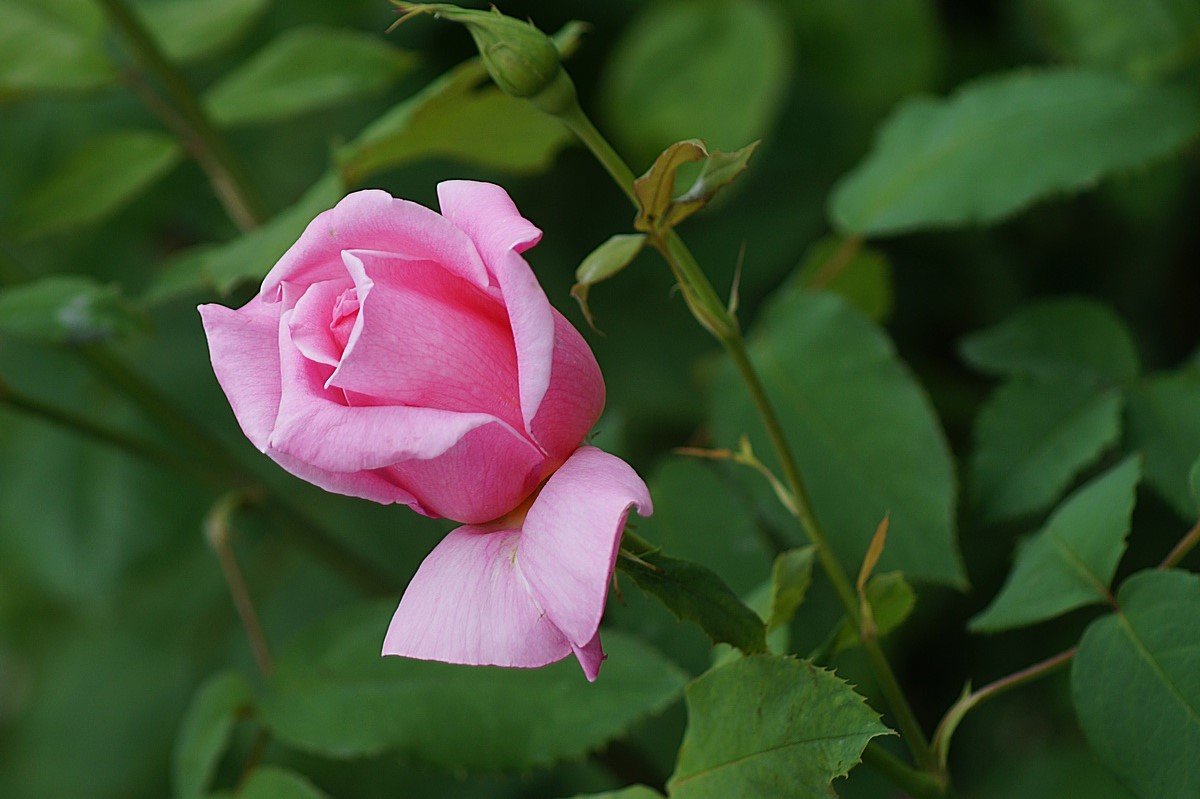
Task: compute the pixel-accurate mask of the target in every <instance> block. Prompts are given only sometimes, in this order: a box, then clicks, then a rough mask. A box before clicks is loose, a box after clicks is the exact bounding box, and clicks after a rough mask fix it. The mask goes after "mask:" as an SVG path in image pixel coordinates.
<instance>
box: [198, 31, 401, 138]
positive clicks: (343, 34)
mask: <svg viewBox="0 0 1200 799" xmlns="http://www.w3.org/2000/svg"><path fill="white" fill-rule="evenodd" d="M415 64H416V58H415V57H414V56H413V55H412V54H410V53H405V52H402V51H400V50H397V49H395V48H394V47H392V46H391V45H389V44H388V43H387V42H385V41H383V40H382V39H381V38H379V37H378V36H375V35H372V34H366V33H361V32H359V31H354V30H345V29H340V28H325V27H315V26H314V27H304V28H292V29H290V30H288V31H287V32H285V33H284V34H282V35H281V36H279V38H277V39H275V40H274V41H272V42H271V43H270V44H268V45H267V46H266V47H265V48H263V49H262V50H260V51H259V52H258V53H257V54H256V55H255V56H254V57H252V58H251V59H250V60H249V61H247V62H246V63H244V64H242V65H241V66H240V67H238V68H237V69H236V70H234V71H233V72H231V73H230V74H228V75H226V76H225V77H224V78H222V79H221V81H220V82H219V83H217V85H216V86H213V87H212V88H211V89H209V90H208V92H207V93H206V94H205V96H204V102H205V105H206V106H207V107H208V110H209V113H210V114H212V116H213V119H214V120H215V121H216V122H217V123H218V124H220V125H246V124H255V123H260V122H270V121H273V120H278V119H286V118H287V117H292V116H296V115H297V114H303V113H306V112H309V111H314V110H316V109H319V108H325V107H328V106H331V105H336V104H338V103H341V102H344V101H346V100H349V99H352V98H354V97H359V96H361V95H365V94H372V93H375V92H380V91H383V90H384V89H386V88H387V87H388V86H390V85H391V84H392V83H393V82H395V81H396V80H398V79H399V78H400V77H401V76H402V75H404V74H405V73H406V72H408V71H409V70H410V69H412V67H413V66H414V65H415Z"/></svg>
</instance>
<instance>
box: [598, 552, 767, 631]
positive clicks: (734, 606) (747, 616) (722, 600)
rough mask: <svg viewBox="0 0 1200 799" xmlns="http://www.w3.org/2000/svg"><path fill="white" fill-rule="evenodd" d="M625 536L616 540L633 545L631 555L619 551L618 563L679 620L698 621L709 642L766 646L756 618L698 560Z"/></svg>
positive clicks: (763, 629) (640, 586) (754, 614)
mask: <svg viewBox="0 0 1200 799" xmlns="http://www.w3.org/2000/svg"><path fill="white" fill-rule="evenodd" d="M630 538H631V537H630V536H629V535H628V534H627V535H626V542H625V543H624V544H623V545H622V546H623V547H630V548H631V549H633V550H634V554H635V555H636V557H637V559H636V560H635V559H632V558H628V557H624V556H623V557H621V558H620V559H619V560H618V566H620V568H621V571H622V572H624V573H625V574H628V575H629V576H630V577H631V578H633V581H634V582H635V583H637V585H638V587H639V588H641V589H642V590H643V591H645V592H647V593H649V594H652V595H653V596H654V597H655V598H656V599H658V601H660V602H662V603H663V605H665V606H666V608H667V610H669V611H671V613H672V614H674V616H675V617H676V618H677V619H679V620H680V621H690V622H694V623H695V624H697V625H699V626H700V628H701V629H703V630H704V632H705V633H706V634H707V635H708V637H709V638H711V639H712V641H713V643H715V644H718V643H726V644H731V645H733V646H736V647H737V648H738V649H740V650H742V651H743V652H748V653H749V652H765V651H766V649H767V642H766V628H765V627H764V625H763V622H762V620H761V619H760V618H759V617H758V615H757V614H756V613H755V612H754V611H753V610H751V609H750V608H748V607H746V605H745V604H743V603H742V600H740V599H739V598H738V596H737V594H735V593H733V591H732V590H731V589H730V588H729V586H728V585H726V584H725V581H724V580H722V579H721V578H720V577H718V576H717V575H716V573H714V572H713V571H711V570H710V569H708V568H706V567H704V566H701V565H700V564H698V563H692V562H691V561H687V560H680V559H678V558H672V557H670V556H668V555H664V554H662V553H661V552H660V551H658V550H656V549H647V548H645V547H644V546H642V545H640V544H638V543H634V542H633V541H631V540H630Z"/></svg>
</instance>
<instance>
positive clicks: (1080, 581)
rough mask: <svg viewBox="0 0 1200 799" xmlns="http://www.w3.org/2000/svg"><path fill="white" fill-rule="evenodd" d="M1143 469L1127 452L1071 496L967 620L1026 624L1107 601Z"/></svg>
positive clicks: (976, 626) (980, 624) (992, 626)
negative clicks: (993, 593) (991, 595)
mask: <svg viewBox="0 0 1200 799" xmlns="http://www.w3.org/2000/svg"><path fill="white" fill-rule="evenodd" d="M1140 477H1141V463H1140V460H1139V458H1138V457H1136V456H1133V457H1129V458H1126V459H1125V460H1123V461H1122V462H1121V463H1119V464H1117V465H1116V466H1114V467H1113V468H1112V469H1110V470H1108V471H1107V472H1105V473H1104V474H1102V475H1100V476H1099V477H1096V478H1094V479H1093V480H1090V481H1089V482H1088V483H1086V484H1085V485H1084V486H1082V487H1081V488H1079V490H1077V491H1075V492H1073V493H1072V494H1071V495H1070V496H1069V497H1067V499H1066V501H1065V502H1063V504H1062V505H1061V506H1059V508H1058V509H1057V510H1055V511H1054V513H1053V514H1051V516H1050V518H1049V519H1048V520H1047V521H1046V526H1045V527H1043V528H1042V529H1041V530H1039V531H1038V532H1037V533H1035V534H1034V535H1033V536H1032V537H1030V538H1029V539H1027V540H1026V541H1024V542H1023V543H1022V544H1021V546H1020V549H1019V550H1018V551H1017V557H1016V563H1015V565H1014V566H1013V570H1012V572H1011V573H1010V574H1009V575H1008V580H1007V581H1006V582H1005V583H1004V587H1003V588H1001V589H1000V593H999V594H998V595H997V596H996V598H995V599H993V600H992V603H991V604H990V605H988V606H987V608H986V609H985V610H984V611H983V612H982V613H980V614H978V615H977V616H975V617H974V618H973V619H971V623H970V628H971V629H972V630H975V631H979V632H996V631H998V630H1007V629H1010V628H1013V627H1024V626H1026V625H1029V624H1034V623H1036V622H1039V621H1045V620H1046V619H1052V618H1054V617H1055V616H1059V615H1061V614H1063V613H1066V612H1067V611H1069V610H1074V609H1075V608H1080V607H1084V606H1085V605H1092V604H1096V603H1098V602H1106V601H1107V600H1108V598H1109V591H1108V586H1109V584H1110V583H1111V582H1112V578H1113V575H1114V574H1115V573H1116V571H1117V564H1118V563H1119V562H1120V560H1121V555H1122V554H1123V553H1124V552H1125V538H1126V536H1128V535H1129V523H1130V517H1131V515H1132V514H1133V504H1134V500H1135V498H1136V497H1135V490H1136V489H1137V484H1138V479H1139V478H1140Z"/></svg>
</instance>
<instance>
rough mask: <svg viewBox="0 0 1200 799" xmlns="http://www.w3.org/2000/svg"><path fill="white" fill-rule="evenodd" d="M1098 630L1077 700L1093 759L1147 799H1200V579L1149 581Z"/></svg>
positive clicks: (1081, 666)
mask: <svg viewBox="0 0 1200 799" xmlns="http://www.w3.org/2000/svg"><path fill="white" fill-rule="evenodd" d="M1117 602H1118V604H1119V605H1120V610H1119V611H1118V612H1117V613H1114V614H1110V615H1108V616H1105V617H1103V618H1100V619H1097V620H1096V621H1094V622H1092V624H1091V626H1090V627H1088V629H1087V631H1086V632H1085V633H1084V634H1083V639H1082V640H1081V641H1080V642H1079V654H1077V655H1076V656H1075V662H1074V664H1073V665H1072V667H1071V694H1072V698H1073V700H1074V702H1075V711H1076V713H1078V715H1079V723H1080V725H1081V726H1082V727H1083V732H1084V734H1085V735H1086V736H1087V740H1088V743H1089V744H1090V745H1091V748H1092V751H1094V752H1095V753H1096V756H1097V757H1098V758H1099V759H1100V762H1101V763H1103V764H1104V765H1105V766H1107V767H1108V768H1109V769H1111V770H1112V771H1113V773H1115V774H1116V775H1117V777H1118V778H1119V779H1120V780H1121V781H1122V782H1123V783H1125V785H1126V786H1127V787H1128V788H1130V789H1131V790H1132V791H1133V793H1134V794H1135V795H1136V796H1138V797H1142V799H1185V797H1194V796H1197V795H1200V770H1198V769H1196V768H1195V764H1196V763H1200V577H1197V576H1196V575H1194V574H1187V573H1185V572H1180V571H1166V572H1160V571H1144V572H1141V573H1139V574H1135V575H1134V576H1132V577H1130V578H1129V579H1128V580H1126V581H1125V583H1124V584H1123V585H1122V586H1121V592H1120V594H1119V595H1118V596H1117Z"/></svg>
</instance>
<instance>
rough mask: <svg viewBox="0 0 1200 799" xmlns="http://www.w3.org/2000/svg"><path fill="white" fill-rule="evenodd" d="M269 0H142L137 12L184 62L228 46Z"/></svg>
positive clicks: (173, 57) (163, 44) (169, 53)
mask: <svg viewBox="0 0 1200 799" xmlns="http://www.w3.org/2000/svg"><path fill="white" fill-rule="evenodd" d="M270 2H271V0H143V2H139V3H137V4H136V5H135V8H136V10H137V12H138V15H139V16H140V17H141V18H142V22H143V23H144V24H145V25H146V28H147V29H148V30H149V31H150V33H151V34H152V35H153V36H154V40H155V41H156V42H157V43H158V46H159V47H161V48H162V51H163V53H164V54H165V55H166V56H167V58H169V59H171V60H172V61H176V62H180V63H186V62H189V61H195V60H196V59H199V58H203V57H205V56H208V55H211V54H213V53H216V52H219V51H220V50H223V49H225V48H226V47H229V46H230V45H232V44H233V43H234V42H236V41H237V40H238V39H240V38H241V37H242V35H243V34H245V33H246V32H247V31H248V30H249V29H250V26H251V25H252V24H253V23H254V22H255V20H257V19H258V18H259V17H261V16H262V14H263V12H264V11H266V10H267V6H268V5H270Z"/></svg>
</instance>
